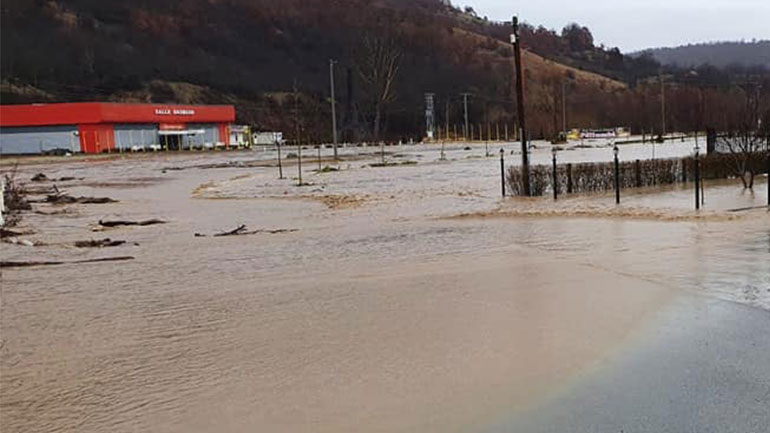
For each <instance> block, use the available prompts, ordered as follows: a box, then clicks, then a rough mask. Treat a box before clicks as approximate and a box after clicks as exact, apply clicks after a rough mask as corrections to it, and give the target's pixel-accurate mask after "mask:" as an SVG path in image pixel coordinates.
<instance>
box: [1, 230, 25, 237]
mask: <svg viewBox="0 0 770 433" xmlns="http://www.w3.org/2000/svg"><path fill="white" fill-rule="evenodd" d="M23 234H24V233H21V232H15V231H13V230H8V229H4V228H0V238H10V237H16V236H22V235H23Z"/></svg>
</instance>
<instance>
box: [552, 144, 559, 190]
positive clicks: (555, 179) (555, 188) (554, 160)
mask: <svg viewBox="0 0 770 433" xmlns="http://www.w3.org/2000/svg"><path fill="white" fill-rule="evenodd" d="M557 181H558V179H557V176H556V152H554V153H553V199H554V201H556V200H557V199H558V198H559V192H558V187H557V186H556V185H557V183H556V182H557Z"/></svg>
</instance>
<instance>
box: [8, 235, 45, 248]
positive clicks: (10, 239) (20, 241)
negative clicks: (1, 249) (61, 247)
mask: <svg viewBox="0 0 770 433" xmlns="http://www.w3.org/2000/svg"><path fill="white" fill-rule="evenodd" d="M3 242H5V243H6V244H13V245H23V246H25V247H36V246H40V245H44V244H43V243H42V242H33V241H30V240H27V239H19V238H16V237H8V238H3Z"/></svg>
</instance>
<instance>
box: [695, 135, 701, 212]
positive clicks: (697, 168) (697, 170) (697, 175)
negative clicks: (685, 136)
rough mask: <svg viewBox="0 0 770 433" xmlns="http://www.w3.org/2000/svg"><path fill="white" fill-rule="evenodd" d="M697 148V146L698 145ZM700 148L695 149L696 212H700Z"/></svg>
mask: <svg viewBox="0 0 770 433" xmlns="http://www.w3.org/2000/svg"><path fill="white" fill-rule="evenodd" d="M696 146H697V144H696ZM698 153H699V152H698V148H697V147H696V148H695V210H700V161H698Z"/></svg>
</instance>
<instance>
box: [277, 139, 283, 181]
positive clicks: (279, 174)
mask: <svg viewBox="0 0 770 433" xmlns="http://www.w3.org/2000/svg"><path fill="white" fill-rule="evenodd" d="M275 146H276V147H277V148H278V179H283V165H282V164H281V142H280V141H278V140H276V141H275Z"/></svg>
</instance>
